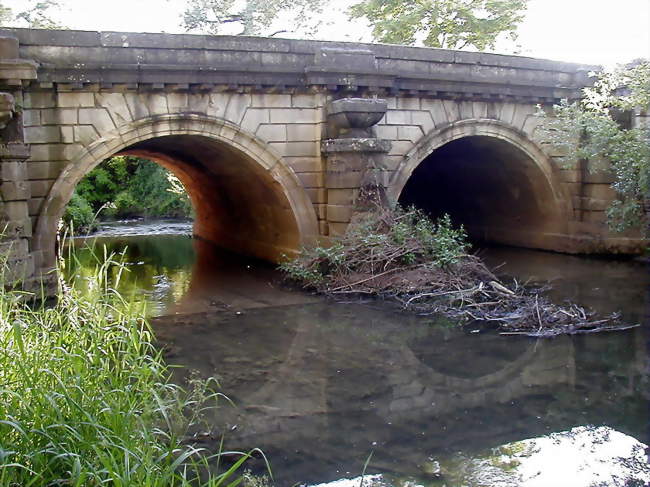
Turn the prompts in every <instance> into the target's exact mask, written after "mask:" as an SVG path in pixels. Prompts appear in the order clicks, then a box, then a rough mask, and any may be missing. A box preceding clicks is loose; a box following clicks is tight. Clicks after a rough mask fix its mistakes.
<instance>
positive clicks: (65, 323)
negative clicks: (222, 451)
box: [0, 258, 248, 487]
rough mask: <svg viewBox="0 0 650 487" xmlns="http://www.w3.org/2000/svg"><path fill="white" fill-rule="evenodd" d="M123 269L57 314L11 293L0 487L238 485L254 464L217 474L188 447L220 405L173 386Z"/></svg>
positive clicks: (4, 345) (111, 265) (2, 350)
mask: <svg viewBox="0 0 650 487" xmlns="http://www.w3.org/2000/svg"><path fill="white" fill-rule="evenodd" d="M116 266H117V267H116ZM116 268H117V280H118V281H119V276H120V273H121V272H122V271H123V270H124V269H123V268H122V267H121V266H119V264H116V263H115V262H114V261H113V260H112V259H110V258H109V259H107V260H106V261H105V262H103V263H101V264H100V265H99V266H98V268H97V272H96V273H95V275H94V276H93V277H92V278H91V279H87V282H86V285H85V289H84V291H83V292H80V291H78V290H76V289H75V286H71V287H69V288H67V289H66V290H65V292H63V293H62V294H61V295H60V296H59V299H58V300H57V302H56V304H52V305H49V306H46V305H38V306H34V305H33V304H32V305H29V304H27V300H26V299H25V296H24V295H23V294H21V293H18V292H13V291H6V290H4V289H2V286H0V486H1V487H17V486H21V487H22V486H25V487H28V486H63V485H66V486H98V485H109V486H115V487H121V486H138V487H140V486H165V487H168V486H185V485H199V486H215V487H216V486H235V485H237V484H238V483H239V482H240V481H241V477H240V476H239V474H238V472H237V470H238V469H239V467H240V466H241V465H242V463H243V462H244V461H245V460H246V458H247V456H248V455H244V454H242V455H241V457H240V458H239V459H238V461H237V462H235V463H234V464H233V465H232V466H231V467H230V468H229V469H228V470H226V471H224V472H222V473H214V472H215V470H214V468H208V467H209V466H210V467H214V465H213V464H214V463H218V458H217V457H218V453H217V454H214V453H210V452H206V451H201V450H198V449H195V448H194V447H192V446H189V445H187V444H186V443H187V442H186V441H185V440H186V439H187V434H188V432H189V431H190V430H191V428H193V427H195V426H196V424H197V421H198V420H199V416H200V413H201V408H204V407H211V406H212V405H214V403H215V401H216V399H217V396H218V394H217V393H216V392H214V391H213V390H212V388H211V386H210V384H206V383H202V384H200V386H199V387H195V388H193V391H189V392H187V391H184V390H183V389H181V388H180V387H179V386H177V385H174V384H172V383H170V382H169V380H168V379H169V370H168V368H167V366H166V365H165V363H164V362H163V359H162V357H161V354H160V352H159V351H158V350H157V349H156V348H155V347H154V345H153V344H152V334H151V331H150V329H149V328H148V325H147V324H146V322H145V321H144V320H143V319H142V318H141V317H142V316H144V312H143V309H142V305H140V304H133V303H132V302H129V301H127V300H125V299H123V298H122V297H121V296H120V295H119V294H118V293H116V292H115V291H113V290H112V289H111V287H110V286H109V284H108V283H109V281H112V285H113V286H116V282H115V277H116V270H115V269H116ZM109 276H111V278H110V279H109ZM209 464H210V465H209Z"/></svg>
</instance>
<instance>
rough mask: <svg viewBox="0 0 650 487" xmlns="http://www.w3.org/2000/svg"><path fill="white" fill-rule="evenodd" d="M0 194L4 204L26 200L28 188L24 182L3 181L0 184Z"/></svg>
mask: <svg viewBox="0 0 650 487" xmlns="http://www.w3.org/2000/svg"><path fill="white" fill-rule="evenodd" d="M0 194H1V195H2V200H3V201H4V202H7V201H22V200H28V199H29V196H30V192H29V186H28V185H27V183H26V182H25V181H3V182H2V183H1V184H0Z"/></svg>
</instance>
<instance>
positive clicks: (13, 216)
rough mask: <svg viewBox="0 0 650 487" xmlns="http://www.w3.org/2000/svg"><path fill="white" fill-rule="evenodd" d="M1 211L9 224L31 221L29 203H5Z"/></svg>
mask: <svg viewBox="0 0 650 487" xmlns="http://www.w3.org/2000/svg"><path fill="white" fill-rule="evenodd" d="M0 211H1V212H2V214H3V215H4V216H5V217H6V219H7V220H8V221H9V222H22V221H24V220H26V219H29V213H28V207H27V201H6V202H3V203H2V204H1V206H0Z"/></svg>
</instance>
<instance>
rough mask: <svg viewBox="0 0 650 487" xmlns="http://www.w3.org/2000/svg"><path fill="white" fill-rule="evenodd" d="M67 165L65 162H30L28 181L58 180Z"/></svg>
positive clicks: (28, 165)
mask: <svg viewBox="0 0 650 487" xmlns="http://www.w3.org/2000/svg"><path fill="white" fill-rule="evenodd" d="M65 164H66V163H65V162H64V161H30V162H29V163H28V164H27V178H26V179H56V178H57V177H59V174H61V170H62V169H63V167H64V166H65Z"/></svg>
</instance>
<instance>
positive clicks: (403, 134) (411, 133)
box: [397, 125, 424, 142]
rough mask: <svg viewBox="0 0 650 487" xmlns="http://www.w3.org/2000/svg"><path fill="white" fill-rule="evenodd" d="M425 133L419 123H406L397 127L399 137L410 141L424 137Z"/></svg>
mask: <svg viewBox="0 0 650 487" xmlns="http://www.w3.org/2000/svg"><path fill="white" fill-rule="evenodd" d="M423 135H424V133H423V132H422V129H421V128H420V127H418V126H417V125H415V126H414V125H405V126H401V127H397V139H398V140H408V141H409V142H417V141H418V140H420V139H421V138H422V136H423Z"/></svg>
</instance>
